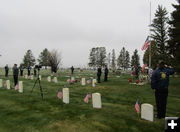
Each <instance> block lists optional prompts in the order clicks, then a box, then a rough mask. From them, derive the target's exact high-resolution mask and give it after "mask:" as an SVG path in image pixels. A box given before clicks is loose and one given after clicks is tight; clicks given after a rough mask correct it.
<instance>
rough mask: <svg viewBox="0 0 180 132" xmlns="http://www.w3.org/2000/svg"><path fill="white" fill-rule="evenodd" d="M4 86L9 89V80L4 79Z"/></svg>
mask: <svg viewBox="0 0 180 132" xmlns="http://www.w3.org/2000/svg"><path fill="white" fill-rule="evenodd" d="M6 88H7V89H10V80H6Z"/></svg>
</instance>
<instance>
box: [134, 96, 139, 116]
mask: <svg viewBox="0 0 180 132" xmlns="http://www.w3.org/2000/svg"><path fill="white" fill-rule="evenodd" d="M134 108H135V110H136V112H137V113H138V114H139V113H140V106H139V99H137V101H136V104H135V106H134Z"/></svg>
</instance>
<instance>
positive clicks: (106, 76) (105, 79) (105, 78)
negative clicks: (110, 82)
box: [104, 66, 109, 82]
mask: <svg viewBox="0 0 180 132" xmlns="http://www.w3.org/2000/svg"><path fill="white" fill-rule="evenodd" d="M108 73H109V70H108V68H107V66H105V69H104V81H105V82H107V78H108Z"/></svg>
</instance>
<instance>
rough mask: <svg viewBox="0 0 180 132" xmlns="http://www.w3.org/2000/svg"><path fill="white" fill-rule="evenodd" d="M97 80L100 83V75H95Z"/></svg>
mask: <svg viewBox="0 0 180 132" xmlns="http://www.w3.org/2000/svg"><path fill="white" fill-rule="evenodd" d="M97 77H98V78H97V80H98V83H100V82H101V75H97Z"/></svg>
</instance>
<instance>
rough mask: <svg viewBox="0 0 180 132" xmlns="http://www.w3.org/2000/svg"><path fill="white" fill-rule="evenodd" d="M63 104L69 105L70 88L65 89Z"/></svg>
mask: <svg viewBox="0 0 180 132" xmlns="http://www.w3.org/2000/svg"><path fill="white" fill-rule="evenodd" d="M63 102H64V103H65V104H69V88H63Z"/></svg>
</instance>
